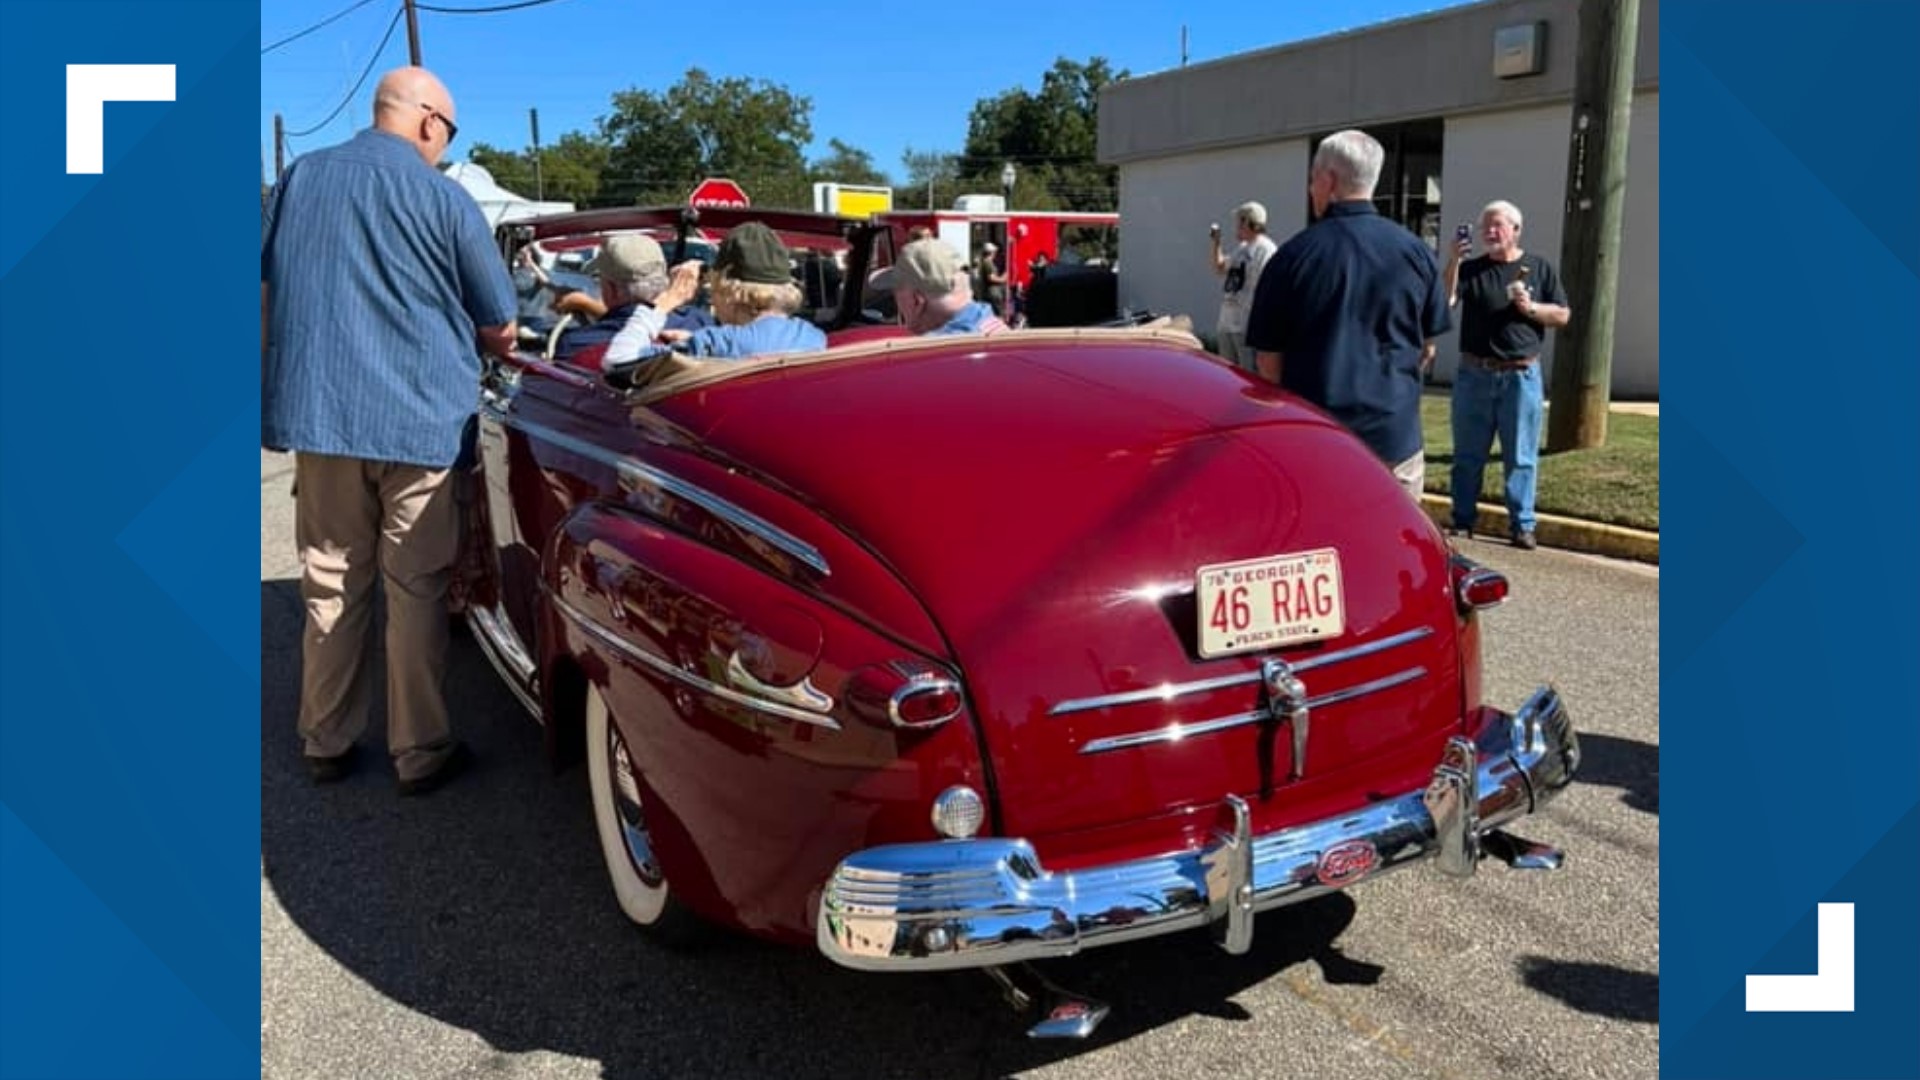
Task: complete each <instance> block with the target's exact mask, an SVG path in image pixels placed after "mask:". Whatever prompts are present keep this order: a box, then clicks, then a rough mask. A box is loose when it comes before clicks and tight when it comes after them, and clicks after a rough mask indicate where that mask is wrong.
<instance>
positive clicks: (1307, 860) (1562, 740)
mask: <svg viewBox="0 0 1920 1080" xmlns="http://www.w3.org/2000/svg"><path fill="white" fill-rule="evenodd" d="M1579 764H1580V741H1579V738H1578V737H1577V736H1576V735H1575V734H1574V730H1573V724H1572V721H1571V720H1570V719H1569V718H1568V716H1567V710H1566V706H1565V704H1564V703H1563V702H1562V701H1561V700H1560V695H1559V692H1558V691H1555V690H1553V689H1551V688H1542V689H1540V690H1537V691H1535V692H1534V694H1533V696H1532V697H1530V698H1528V699H1527V701H1526V703H1525V704H1524V705H1522V706H1521V707H1520V709H1519V711H1518V712H1516V713H1514V714H1512V715H1508V714H1507V713H1504V712H1501V711H1499V710H1497V709H1482V710H1481V712H1480V714H1479V718H1478V730H1476V731H1474V732H1473V733H1472V737H1471V738H1469V737H1466V736H1456V737H1454V738H1452V739H1450V740H1448V742H1447V746H1446V749H1445V751H1444V752H1443V753H1442V755H1441V760H1440V762H1439V764H1438V765H1437V766H1436V767H1435V768H1434V771H1433V778H1432V781H1431V782H1430V783H1429V784H1428V785H1427V787H1426V788H1425V789H1423V790H1420V791H1410V792H1407V793H1405V794H1402V795H1400V796H1398V797H1396V798H1392V799H1387V800H1384V801H1382V802H1377V803H1374V804H1372V805H1370V806H1367V807H1365V808H1363V809H1360V810H1357V811H1354V812H1353V813H1350V814H1346V815H1343V816H1340V817H1334V818H1326V819H1323V820H1321V821H1315V822H1311V823H1308V824H1305V825H1300V826H1296V827H1294V828H1291V829H1283V830H1280V831H1278V832H1273V833H1269V834H1267V835H1264V836H1253V835H1251V834H1250V831H1249V828H1248V822H1249V814H1248V809H1247V804H1246V803H1245V802H1244V801H1243V800H1241V799H1239V798H1237V797H1233V796H1229V797H1228V798H1227V800H1226V801H1225V803H1224V805H1223V807H1222V823H1221V828H1220V830H1219V832H1218V834H1217V836H1216V839H1215V842H1214V843H1212V844H1210V845H1208V846H1207V847H1205V848H1202V849H1200V850H1197V851H1182V852H1175V853H1173V854H1169V855H1163V856H1158V857H1155V858H1151V859H1141V860H1137V861H1134V862H1127V863H1119V864H1115V865H1112V866H1100V867H1092V868H1088V869H1083V870H1076V871H1072V872H1070V873H1058V874H1056V873H1049V872H1048V871H1047V870H1046V868H1045V867H1043V866H1041V865H1040V859H1039V857H1038V856H1037V855H1036V854H1035V852H1034V850H1033V845H1031V844H1030V843H1028V842H1027V841H1025V840H1019V839H997V838H994V839H978V840H947V841H935V842H930V843H923V844H896V845H890V846H886V847H877V848H870V849H868V850H866V851H860V852H856V853H854V854H853V855H850V856H848V857H847V858H846V859H844V860H843V861H842V862H841V863H840V865H839V866H838V867H837V868H835V870H834V872H833V875H832V876H831V877H830V878H828V879H827V883H826V888H825V890H824V892H823V894H822V896H821V901H820V917H819V923H818V932H817V934H816V937H817V939H818V944H819V946H820V951H821V952H823V953H825V954H826V955H827V956H828V957H830V958H831V959H832V960H834V961H835V962H836V963H839V964H842V965H845V966H847V967H850V968H859V969H862V970H867V971H940V970H950V969H954V968H970V967H986V966H990V965H997V964H1016V963H1021V962H1024V961H1031V960H1044V959H1048V958H1052V957H1061V956H1068V955H1071V954H1073V953H1076V952H1078V951H1080V950H1081V949H1085V948H1091V947H1093V946H1097V945H1115V944H1119V943H1121V942H1126V941H1134V940H1137V939H1140V938H1147V937H1154V936H1157V935H1160V934H1170V933H1174V932H1177V931H1181V930H1186V929H1190V928H1193V927H1198V926H1205V925H1209V924H1211V925H1212V926H1213V927H1214V929H1215V936H1216V938H1217V940H1218V941H1219V943H1220V944H1221V946H1222V947H1224V948H1225V949H1227V951H1229V952H1236V953H1239V952H1245V951H1246V950H1247V949H1248V948H1250V947H1251V946H1252V943H1253V916H1254V914H1255V913H1256V912H1259V911H1266V910H1268V909H1271V908H1277V907H1284V906H1285V905H1288V904H1294V903H1298V902H1300V901H1302V900H1306V899H1309V898H1311V897H1314V896H1318V895H1321V894H1323V893H1326V892H1328V891H1331V890H1332V889H1335V888H1340V887H1342V886H1344V885H1346V884H1351V883H1353V882H1354V881H1357V880H1361V879H1363V878H1365V877H1371V876H1373V875H1375V874H1378V873H1380V872H1382V871H1385V870H1389V869H1392V868H1395V867H1399V866H1404V865H1406V864H1408V863H1412V862H1415V861H1417V860H1420V859H1424V858H1428V857H1432V858H1434V859H1435V860H1436V862H1437V864H1438V866H1439V868H1440V869H1441V870H1442V871H1443V872H1445V873H1447V874H1449V875H1453V876H1461V877H1464V876H1467V875H1471V874H1472V873H1473V872H1474V869H1475V867H1476V866H1478V864H1479V862H1480V859H1481V857H1482V855H1483V854H1486V853H1488V851H1489V850H1491V849H1493V848H1495V847H1498V848H1499V849H1501V850H1502V851H1507V850H1511V849H1512V846H1513V845H1516V844H1518V845H1520V846H1521V847H1522V848H1523V849H1525V850H1526V851H1527V852H1528V854H1527V855H1526V857H1525V858H1522V859H1509V861H1511V862H1513V863H1514V864H1515V865H1520V866H1544V867H1552V866H1557V865H1558V855H1557V853H1555V852H1551V851H1550V850H1548V849H1544V848H1540V847H1538V846H1532V847H1530V848H1529V847H1528V846H1527V845H1526V844H1525V842H1524V841H1519V840H1518V839H1517V838H1515V837H1510V836H1507V835H1506V834H1504V833H1500V832H1498V831H1497V830H1498V829H1499V828H1500V826H1502V825H1504V824H1506V823H1508V822H1510V821H1512V820H1514V819H1515V818H1519V817H1523V816H1525V815H1527V814H1530V813H1533V812H1534V811H1535V810H1537V809H1539V808H1540V807H1541V806H1542V805H1543V804H1544V803H1546V801H1547V800H1548V799H1550V798H1552V797H1553V796H1554V795H1555V794H1557V793H1558V792H1559V791H1560V790H1561V789H1563V788H1565V787H1566V786H1567V784H1568V783H1570V782H1571V781H1572V779H1573V774H1574V771H1575V770H1576V769H1577V768H1578V767H1579ZM1368 845H1371V853H1372V854H1371V857H1370V858H1369V857H1366V855H1365V853H1366V852H1367V851H1368ZM1330 852H1331V853H1334V856H1333V857H1331V858H1330V857H1329V853H1330ZM1355 852H1358V853H1361V859H1360V861H1359V863H1358V864H1356V863H1355V862H1353V861H1351V859H1346V858H1342V857H1341V855H1342V853H1347V854H1349V855H1350V854H1352V853H1355ZM1356 865H1358V866H1359V867H1360V868H1361V871H1360V873H1359V875H1358V876H1350V875H1352V873H1353V871H1354V869H1355V867H1356ZM1329 878H1332V879H1333V880H1328V879H1329Z"/></svg>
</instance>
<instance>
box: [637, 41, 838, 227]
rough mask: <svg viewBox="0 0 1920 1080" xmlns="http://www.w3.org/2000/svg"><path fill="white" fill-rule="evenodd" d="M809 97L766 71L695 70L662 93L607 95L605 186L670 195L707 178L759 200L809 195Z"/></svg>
mask: <svg viewBox="0 0 1920 1080" xmlns="http://www.w3.org/2000/svg"><path fill="white" fill-rule="evenodd" d="M812 114H813V102H812V101H811V100H810V99H808V98H806V97H803V96H800V95H796V94H794V93H792V92H791V91H789V90H788V89H787V88H786V87H784V86H780V85H778V84H777V83H771V82H768V81H766V80H764V79H744V78H721V79H716V78H714V77H713V76H711V75H709V74H707V73H706V72H704V71H702V70H700V69H699V68H691V69H689V70H688V71H687V73H686V75H685V76H684V77H683V78H682V79H681V80H680V81H679V82H678V83H675V84H674V85H673V86H671V87H669V88H668V89H667V90H666V91H665V92H664V93H654V92H653V91H650V90H638V89H630V90H623V91H620V92H618V93H616V94H614V95H613V111H612V112H611V113H610V114H608V115H607V116H603V117H601V118H600V121H599V129H600V130H599V135H600V140H601V141H602V142H604V143H605V144H606V145H607V147H608V159H607V169H606V172H605V173H604V174H603V176H602V178H601V189H600V190H601V193H602V194H603V195H604V196H606V197H607V198H608V199H610V200H612V201H615V202H620V203H636V202H637V203H656V202H663V203H676V202H680V201H682V200H684V199H685V198H686V197H687V193H688V192H689V191H690V190H692V188H693V185H694V184H695V183H698V182H699V181H700V180H701V179H703V178H705V177H709V176H724V177H728V178H730V179H732V180H734V181H737V182H738V183H739V184H740V185H741V186H742V187H744V188H745V189H746V190H747V194H748V195H749V196H750V197H752V199H753V201H754V203H755V204H756V205H763V206H791V207H805V206H809V205H811V203H812V195H811V189H810V188H809V187H808V179H807V161H806V154H805V152H804V148H805V147H806V145H807V144H808V143H809V142H811V141H813V124H812Z"/></svg>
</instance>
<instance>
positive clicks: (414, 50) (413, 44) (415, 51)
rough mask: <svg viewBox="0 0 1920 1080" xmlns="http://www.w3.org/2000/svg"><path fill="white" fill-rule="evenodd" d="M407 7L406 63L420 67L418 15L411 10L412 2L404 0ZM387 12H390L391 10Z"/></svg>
mask: <svg viewBox="0 0 1920 1080" xmlns="http://www.w3.org/2000/svg"><path fill="white" fill-rule="evenodd" d="M405 3H406V5H407V63H409V64H412V65H413V66H414V67H419V66H420V13H419V12H417V11H415V10H414V8H413V0H405ZM387 10H389V11H391V10H393V9H392V8H388V9H387Z"/></svg>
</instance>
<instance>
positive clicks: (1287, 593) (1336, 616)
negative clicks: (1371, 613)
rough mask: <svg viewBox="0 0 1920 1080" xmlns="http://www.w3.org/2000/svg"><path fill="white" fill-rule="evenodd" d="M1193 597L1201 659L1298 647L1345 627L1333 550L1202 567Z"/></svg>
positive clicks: (1339, 631) (1344, 612)
mask: <svg viewBox="0 0 1920 1080" xmlns="http://www.w3.org/2000/svg"><path fill="white" fill-rule="evenodd" d="M1195 597H1196V599H1197V600H1198V601H1199V604H1198V607H1199V609H1200V612H1199V613H1200V655H1201V656H1204V657H1214V656H1232V655H1233V654H1235V653H1244V652H1253V651H1255V650H1257V649H1272V648H1277V647H1279V646H1282V645H1298V644H1300V643H1301V642H1306V641H1317V640H1319V639H1321V638H1330V637H1338V636H1339V635H1340V634H1341V632H1342V631H1344V630H1345V629H1346V617H1347V613H1346V606H1345V604H1344V603H1343V602H1342V599H1341V593H1340V554H1339V552H1337V551H1335V550H1334V549H1333V548H1320V549H1318V550H1316V551H1301V552H1296V553H1294V554H1292V555H1274V556H1270V557H1268V558H1264V559H1247V560H1245V561H1244V562H1235V563H1221V564H1220V565H1218V566H1203V567H1201V568H1200V572H1199V575H1198V580H1197V583H1196V589H1195Z"/></svg>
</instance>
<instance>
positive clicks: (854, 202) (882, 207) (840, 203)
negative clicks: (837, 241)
mask: <svg viewBox="0 0 1920 1080" xmlns="http://www.w3.org/2000/svg"><path fill="white" fill-rule="evenodd" d="M813 203H814V206H813V208H814V209H815V210H818V211H821V212H823V213H828V214H840V215H842V216H844V217H856V218H864V217H868V216H870V215H873V214H884V213H886V212H887V211H889V210H892V209H893V189H892V188H889V187H867V186H861V185H857V184H825V183H821V184H815V185H813Z"/></svg>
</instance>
